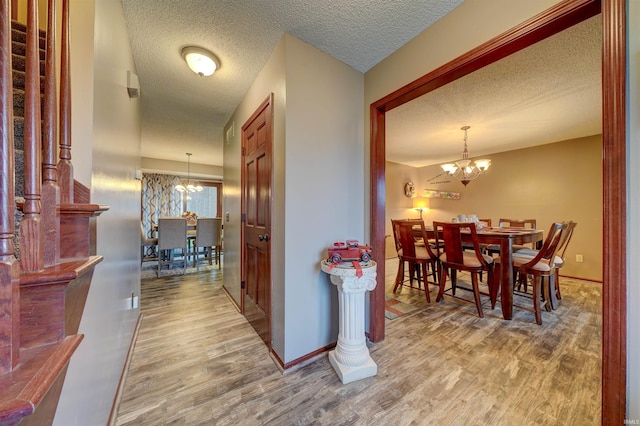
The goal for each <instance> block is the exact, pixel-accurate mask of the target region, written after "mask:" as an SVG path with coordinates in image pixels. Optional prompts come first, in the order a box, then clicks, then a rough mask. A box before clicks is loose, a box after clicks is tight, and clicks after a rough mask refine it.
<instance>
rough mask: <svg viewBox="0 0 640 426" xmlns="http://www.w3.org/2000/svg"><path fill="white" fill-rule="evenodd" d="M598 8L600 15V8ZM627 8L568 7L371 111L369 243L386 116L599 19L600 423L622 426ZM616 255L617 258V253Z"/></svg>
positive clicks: (380, 313) (375, 323)
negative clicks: (601, 211) (604, 215)
mask: <svg viewBox="0 0 640 426" xmlns="http://www.w3.org/2000/svg"><path fill="white" fill-rule="evenodd" d="M601 8H602V9H601ZM624 10H625V2H624V1H622V0H618V1H612V2H606V3H604V4H602V5H601V4H600V2H599V1H567V2H563V3H561V4H558V5H556V6H555V7H553V8H551V9H549V10H547V11H545V12H544V13H541V14H540V15H538V16H536V17H535V18H532V19H531V20H529V21H527V22H525V23H523V24H521V25H519V26H517V27H515V28H514V29H512V30H510V31H508V32H506V33H504V34H502V35H501V36H498V37H496V38H495V39H493V40H490V41H489V42H487V43H485V44H483V45H481V46H479V47H477V48H475V49H473V50H471V51H470V52H468V53H467V54H465V55H463V56H461V57H459V58H457V59H455V60H453V61H451V62H449V63H447V64H445V65H443V66H442V67H440V68H438V69H436V70H434V71H432V72H431V73H429V74H427V75H425V76H423V77H421V78H419V79H417V80H415V81H414V82H412V83H409V84H408V85H406V86H404V87H402V88H400V89H398V90H396V91H394V92H393V93H391V94H389V95H388V96H386V97H384V98H382V99H380V100H379V101H377V102H374V103H373V104H372V105H371V108H370V113H371V145H370V157H371V230H370V235H371V244H372V246H373V250H374V252H375V253H383V252H384V246H385V236H384V232H383V230H384V229H385V223H384V221H385V214H384V208H385V194H384V187H385V113H386V112H388V111H390V110H391V109H393V108H395V107H398V106H400V105H402V104H404V103H406V102H409V101H410V100H413V99H415V98H417V97H419V96H421V95H423V94H425V93H427V92H429V91H432V90H435V89H436V88H438V87H440V86H442V85H445V84H447V83H449V82H451V81H453V80H455V79H457V78H459V77H462V76H464V75H466V74H468V73H471V72H473V71H475V70H477V69H479V68H481V67H483V66H485V65H487V64H489V63H492V62H494V61H496V60H498V59H500V58H503V57H505V56H507V55H510V54H511V53H513V52H515V51H518V50H520V49H523V48H524V47H526V46H529V45H531V44H533V43H535V42H537V41H539V40H542V39H543V38H546V37H548V36H550V35H552V34H555V33H557V32H559V31H562V30H564V29H566V28H568V27H570V26H572V25H575V24H576V23H578V22H581V21H583V20H585V19H587V18H589V17H591V16H594V15H596V14H598V13H602V22H603V25H602V32H603V34H602V35H603V70H602V72H603V88H602V90H603V136H602V137H603V142H602V144H603V181H604V196H603V200H604V211H605V212H607V220H606V221H604V222H603V252H604V253H605V256H604V263H603V353H602V412H601V413H602V414H601V415H602V422H603V423H606V424H609V423H612V424H616V423H622V421H623V419H624V415H625V403H624V401H625V395H626V388H625V381H626V377H625V368H624V365H625V359H626V351H625V340H626V331H625V325H626V305H625V299H624V294H625V290H624V286H623V285H619V283H625V282H626V279H625V278H626V277H625V270H626V265H625V258H626V255H625V253H626V244H625V241H626V229H625V222H626V207H625V202H626V199H625V197H619V194H625V189H624V188H625V185H626V183H625V182H626V169H625V161H624V159H625V149H626V147H625V143H626V140H625V136H626V135H625V131H626V130H625V116H626V114H625V102H624V96H625V95H624V93H625V90H624V87H625V81H624V78H625V72H624V69H625V57H624V51H625V37H624V34H625V14H624ZM613 253H615V256H614V254H613ZM383 263H384V262H380V264H379V266H378V268H379V269H378V280H379V282H378V286H377V287H376V290H374V291H373V292H372V294H371V299H370V301H371V316H370V338H371V340H372V341H374V342H375V341H381V340H383V339H384V282H382V283H381V282H380V281H383V280H384V276H385V271H384V265H383Z"/></svg>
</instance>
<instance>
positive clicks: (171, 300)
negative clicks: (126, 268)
mask: <svg viewBox="0 0 640 426" xmlns="http://www.w3.org/2000/svg"><path fill="white" fill-rule="evenodd" d="M396 268H397V263H396V261H395V260H389V261H387V286H386V287H387V294H388V295H390V296H394V295H393V293H392V292H391V288H392V281H393V276H394V275H395V271H396ZM221 279H222V273H221V272H220V271H218V270H212V271H209V272H206V273H201V274H200V275H195V274H193V275H186V276H177V277H166V278H160V279H149V280H143V281H142V305H141V309H142V314H143V320H142V325H141V329H140V332H139V335H138V340H137V343H136V346H135V350H134V354H133V357H132V360H131V366H130V370H129V373H128V377H127V380H126V385H125V389H124V392H123V396H122V399H121V404H120V407H119V414H118V416H117V419H116V424H117V425H169V424H171V425H199V424H202V425H311V424H316V425H394V426H395V425H489V424H490V425H515V424H517V425H534V424H535V425H559V424H562V425H596V424H599V423H600V401H601V372H600V371H601V365H600V364H601V359H600V358H601V329H602V327H601V318H602V315H601V303H602V302H601V286H600V285H599V284H595V283H590V282H582V281H576V280H568V279H561V284H562V294H563V304H562V305H561V306H560V308H559V309H558V310H556V311H553V312H543V318H542V320H543V325H542V326H538V325H536V324H535V322H534V319H533V313H530V312H527V311H524V310H521V309H517V308H515V309H514V319H513V320H511V321H504V320H502V319H501V312H500V309H499V308H498V307H496V309H495V310H493V311H492V310H490V307H489V306H488V303H485V307H486V309H485V318H484V319H480V318H478V316H477V312H476V309H475V306H474V305H473V304H472V303H466V302H461V301H458V300H455V299H452V298H448V297H445V300H444V301H443V302H442V303H435V302H432V303H431V304H427V303H426V300H425V298H424V292H422V291H419V290H413V289H408V288H403V289H402V290H401V291H400V292H399V293H398V294H396V295H395V297H397V298H398V299H400V300H402V301H405V302H409V303H415V304H416V305H417V306H419V308H420V309H418V310H416V311H414V312H412V313H410V314H407V315H404V316H400V317H398V318H396V319H394V320H386V321H387V323H386V325H387V329H386V336H387V337H386V339H385V341H384V342H382V343H379V344H377V345H372V346H371V356H372V358H373V359H374V361H375V362H376V363H377V364H378V375H377V376H375V377H371V378H367V379H363V380H360V381H356V382H353V383H350V384H347V385H343V384H342V383H341V382H340V380H339V379H338V376H337V375H336V374H335V372H334V371H333V369H332V367H331V365H330V364H329V362H328V359H327V357H326V356H323V357H322V358H321V359H318V360H316V361H315V362H313V363H311V364H309V365H307V366H304V367H302V368H300V369H298V370H297V371H294V372H291V373H288V374H285V375H283V374H282V373H281V372H280V371H279V370H278V368H276V366H275V364H274V362H273V361H272V360H271V358H270V357H269V355H268V353H267V348H266V346H265V345H264V344H263V343H262V341H261V340H260V338H259V337H258V335H257V334H256V333H255V332H254V331H253V329H252V328H251V326H250V325H249V324H248V323H247V322H246V321H245V319H244V318H243V317H242V315H240V314H239V313H238V312H237V311H236V310H235V309H234V307H233V305H232V304H231V303H230V302H229V300H228V299H227V297H226V295H225V294H224V292H223V291H222V290H221V283H222V280H221ZM431 296H432V301H435V296H436V291H435V287H432V293H431ZM523 302H528V303H530V301H526V300H524V301H523Z"/></svg>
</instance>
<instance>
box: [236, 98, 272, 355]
mask: <svg viewBox="0 0 640 426" xmlns="http://www.w3.org/2000/svg"><path fill="white" fill-rule="evenodd" d="M266 108H269V114H267V117H268V127H269V132H270V138H271V143H270V146H269V149H270V150H271V152H270V153H269V156H270V159H271V164H270V171H269V173H270V174H269V197H268V198H269V221H268V222H269V223H268V225H267V228H268V234H269V235H271V223H272V220H271V214H272V212H273V197H272V194H273V118H274V113H275V112H274V94H273V93H269V96H267V98H266V99H265V100H264V101H262V102H261V103H260V105H259V106H258V107H257V108H256V109H255V110H254V111H253V113H251V116H250V117H249V118H247V119H246V120H245V122H244V124H243V125H242V127H241V131H240V149H241V154H240V158H241V160H240V162H241V165H240V167H241V172H240V212H241V220H240V282H241V285H240V313H241V314H242V315H243V316H244V315H245V301H244V298H245V285H246V273H247V271H246V267H247V261H246V250H245V229H244V224H245V220H246V206H245V196H246V194H245V191H246V186H245V185H246V175H245V164H244V161H245V159H244V149H245V144H246V140H245V134H244V129H245V127H246V126H247V125H248V124H249V123H251V122H252V121H253V120H255V119H256V117H258V115H260V114H261V113H262V111H264V110H265V109H266ZM269 245H271V242H269ZM271 269H272V268H271V249H269V305H270V306H269V319H268V320H269V339H268V340H269V341H268V343H267V346H268V348H269V351H270V352H271V351H272V348H271V339H272V337H273V323H272V321H271V320H272V311H273V309H272V306H271V304H272V300H273V297H272V296H273V294H272V293H273V273H272V270H271Z"/></svg>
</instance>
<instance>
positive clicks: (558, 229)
mask: <svg viewBox="0 0 640 426" xmlns="http://www.w3.org/2000/svg"><path fill="white" fill-rule="evenodd" d="M568 228H569V225H568V224H567V223H562V222H556V223H553V224H552V225H551V228H550V229H549V232H548V234H547V237H546V239H545V241H544V243H543V244H542V247H541V248H540V250H539V251H538V253H537V255H536V256H533V257H532V256H526V255H522V254H518V252H516V253H514V254H513V264H512V266H513V268H514V271H515V270H517V271H518V273H519V274H518V275H519V280H521V281H524V280H527V277H529V276H530V277H532V288H533V292H532V294H531V298H532V300H533V313H534V316H535V320H536V324H538V325H541V324H542V311H541V306H540V305H541V304H542V306H543V307H544V308H545V309H546V310H547V311H551V309H552V307H551V301H550V298H551V294H552V292H555V275H557V271H558V268H557V261H558V260H559V257H558V256H557V253H558V249H559V247H560V244H561V243H562V242H563V236H565V237H566V235H567V234H566V231H567V229H568ZM499 262H500V259H499V258H498V259H496V263H499ZM514 306H515V305H514ZM525 309H527V308H525Z"/></svg>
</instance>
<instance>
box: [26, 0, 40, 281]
mask: <svg viewBox="0 0 640 426" xmlns="http://www.w3.org/2000/svg"><path fill="white" fill-rule="evenodd" d="M38 36H39V34H38V2H37V0H29V1H28V3H27V54H26V69H25V100H24V206H23V208H22V212H23V213H24V217H23V218H22V221H21V222H20V265H21V268H22V271H23V272H37V271H40V270H42V269H43V268H44V259H43V255H42V252H43V241H44V239H43V238H42V222H41V217H40V213H41V192H40V189H41V186H42V185H41V182H42V179H41V171H40V170H41V169H40V167H41V166H40V164H41V162H42V161H41V155H42V154H41V147H42V140H41V126H42V121H41V118H40V53H39V39H38Z"/></svg>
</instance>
